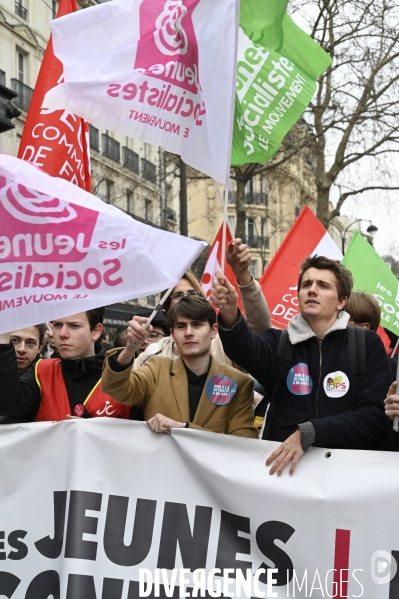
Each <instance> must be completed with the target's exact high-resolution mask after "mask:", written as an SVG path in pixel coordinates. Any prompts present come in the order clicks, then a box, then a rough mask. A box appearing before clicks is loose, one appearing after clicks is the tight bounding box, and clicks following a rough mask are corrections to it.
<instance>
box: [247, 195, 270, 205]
mask: <svg viewBox="0 0 399 599" xmlns="http://www.w3.org/2000/svg"><path fill="white" fill-rule="evenodd" d="M245 204H252V205H255V206H267V194H266V193H265V192H262V193H258V192H253V193H246V194H245Z"/></svg>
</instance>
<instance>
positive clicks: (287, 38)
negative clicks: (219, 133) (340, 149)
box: [231, 0, 332, 165]
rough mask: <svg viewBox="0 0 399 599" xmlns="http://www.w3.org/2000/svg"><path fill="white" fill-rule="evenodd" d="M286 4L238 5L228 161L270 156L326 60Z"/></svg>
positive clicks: (283, 0) (254, 1) (253, 0)
mask: <svg viewBox="0 0 399 599" xmlns="http://www.w3.org/2000/svg"><path fill="white" fill-rule="evenodd" d="M287 4H288V0H245V2H242V3H241V9H240V29H239V38H238V56H237V87H236V101H235V114H234V130H233V148H232V157H231V164H232V165H241V164H247V163H249V162H267V161H268V160H270V159H271V158H272V157H273V156H274V154H275V153H276V152H277V150H278V148H279V147H280V144H281V142H282V140H283V138H284V136H285V135H286V133H287V132H288V131H289V130H290V129H291V127H292V126H293V125H294V124H295V123H296V121H297V120H298V119H299V117H300V116H301V115H302V113H303V112H304V110H305V109H306V107H307V106H308V105H309V102H310V100H311V98H312V96H313V94H314V92H315V91H316V80H317V79H318V77H319V76H320V75H321V74H322V73H323V72H324V71H325V70H326V69H327V68H328V67H329V66H330V64H331V62H332V60H331V58H330V57H329V56H328V54H327V53H326V52H324V50H323V49H322V48H320V46H319V45H318V44H316V42H314V41H313V40H312V39H311V38H310V37H309V36H308V35H307V34H306V33H305V32H304V31H302V29H300V28H299V27H298V26H297V25H296V24H295V23H294V22H293V20H292V19H291V17H290V16H289V15H288V14H287V13H286V12H285V11H286V8H287Z"/></svg>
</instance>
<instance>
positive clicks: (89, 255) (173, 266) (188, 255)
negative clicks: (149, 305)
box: [0, 154, 205, 332]
mask: <svg viewBox="0 0 399 599" xmlns="http://www.w3.org/2000/svg"><path fill="white" fill-rule="evenodd" d="M204 246H205V243H203V242H200V241H195V240H193V239H189V238H188V237H183V236H180V235H175V234H173V233H169V232H167V231H161V230H159V229H155V228H154V227H150V226H148V225H144V224H142V223H140V222H138V221H136V220H133V219H132V218H131V217H130V216H128V215H127V214H125V213H124V212H123V211H122V210H119V209H118V208H115V207H114V206H111V205H109V204H106V203H105V202H103V201H102V200H100V199H99V198H96V197H95V196H93V195H91V194H90V193H88V192H86V191H84V190H83V189H80V188H78V187H77V186H76V185H73V183H70V182H69V181H65V180H64V179H59V178H56V177H51V176H49V175H47V174H46V173H44V172H43V171H41V170H40V169H39V168H37V167H36V166H34V165H33V164H31V163H29V162H24V161H22V160H19V159H18V158H14V157H12V156H7V155H6V154H0V332H8V331H12V330H15V329H20V328H22V327H26V326H31V325H33V324H38V323H40V322H44V321H47V320H51V319H53V318H62V317H63V316H69V315H71V314H76V313H79V312H83V311H86V310H90V309H91V308H96V307H99V306H106V305H108V304H112V303H114V302H115V301H123V300H128V299H133V298H137V297H142V296H146V295H152V294H155V293H158V292H159V291H162V290H163V289H166V288H168V287H171V286H173V285H176V284H177V282H178V281H179V279H180V278H181V276H182V274H183V273H184V272H185V271H186V270H187V269H188V267H189V266H190V265H191V264H192V262H193V261H194V260H195V258H196V257H197V256H198V255H199V254H200V253H201V252H202V250H203V249H204Z"/></svg>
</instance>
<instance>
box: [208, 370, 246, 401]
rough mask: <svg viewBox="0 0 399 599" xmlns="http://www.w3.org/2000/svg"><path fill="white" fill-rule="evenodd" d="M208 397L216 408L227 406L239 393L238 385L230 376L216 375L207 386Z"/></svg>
mask: <svg viewBox="0 0 399 599" xmlns="http://www.w3.org/2000/svg"><path fill="white" fill-rule="evenodd" d="M205 389H206V395H207V397H208V399H209V400H210V401H211V402H212V403H213V404H215V405H216V406H226V405H227V404H229V403H230V402H231V400H232V399H233V397H234V395H235V394H236V393H237V389H238V385H237V383H236V382H235V381H234V380H233V379H231V378H230V377H229V376H223V374H216V375H215V376H213V377H212V378H211V379H209V381H208V382H207V384H206V388H205Z"/></svg>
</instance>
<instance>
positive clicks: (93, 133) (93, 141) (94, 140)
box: [89, 125, 100, 152]
mask: <svg viewBox="0 0 399 599" xmlns="http://www.w3.org/2000/svg"><path fill="white" fill-rule="evenodd" d="M89 139H90V147H91V148H93V150H97V152H98V151H99V150H100V135H99V132H98V129H96V128H95V127H93V125H89Z"/></svg>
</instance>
